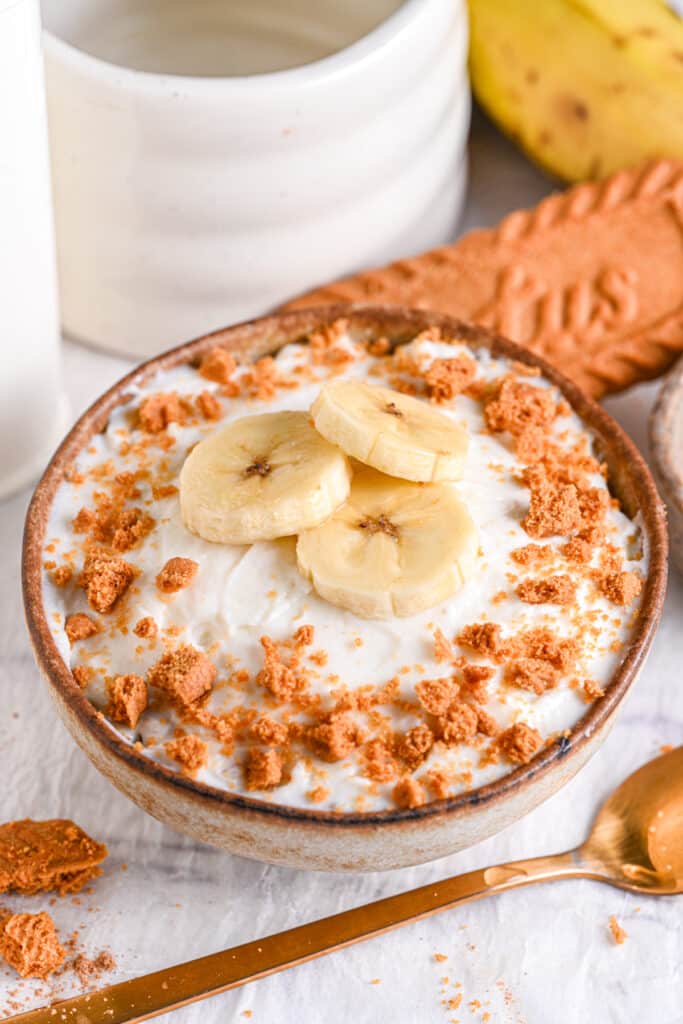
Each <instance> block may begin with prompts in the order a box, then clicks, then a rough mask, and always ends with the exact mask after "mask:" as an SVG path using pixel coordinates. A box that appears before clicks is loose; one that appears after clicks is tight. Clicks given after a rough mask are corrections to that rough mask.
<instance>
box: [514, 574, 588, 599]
mask: <svg viewBox="0 0 683 1024" xmlns="http://www.w3.org/2000/svg"><path fill="white" fill-rule="evenodd" d="M517 596H518V597H519V599H520V600H521V601H525V602H526V603H527V604H560V605H567V604H573V603H574V600H575V598H576V583H575V582H574V580H572V579H571V577H569V576H547V577H546V578H545V579H539V580H522V582H521V583H520V584H519V585H518V587H517Z"/></svg>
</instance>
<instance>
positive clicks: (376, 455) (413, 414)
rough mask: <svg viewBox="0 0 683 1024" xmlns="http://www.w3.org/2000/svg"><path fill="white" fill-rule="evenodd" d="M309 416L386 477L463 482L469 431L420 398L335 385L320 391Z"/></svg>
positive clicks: (350, 382)
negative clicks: (461, 480)
mask: <svg viewBox="0 0 683 1024" xmlns="http://www.w3.org/2000/svg"><path fill="white" fill-rule="evenodd" d="M311 415H312V417H313V422H314V423H315V426H316V429H317V430H319V431H320V433H321V434H322V435H323V437H326V438H327V440H328V441H331V442H332V444H336V445H339V447H340V448H341V449H342V450H343V451H345V452H346V454H347V455H352V456H353V457H354V458H355V459H358V460H359V461H360V462H365V463H366V464H367V465H369V466H373V467H374V468H375V469H379V470H381V472H382V473H388V474H389V475H390V476H397V477H401V478H402V479H404V480H416V481H422V482H424V483H430V482H435V481H437V480H459V479H460V477H461V476H462V469H463V463H464V461H465V455H466V454H467V444H468V438H467V433H466V431H465V430H463V428H462V427H459V426H458V425H457V424H456V423H453V421H452V420H450V419H449V418H448V417H447V416H444V415H443V413H440V412H437V411H436V410H435V409H432V408H431V406H429V405H427V404H426V403H425V402H421V401H419V399H417V398H410V397H409V396H408V395H402V394H400V393H399V392H398V391H390V390H389V389H388V388H377V387H371V386H370V385H369V384H364V383H363V382H362V381H355V380H335V381H331V382H330V383H328V384H324V385H323V387H322V388H321V389H320V394H319V395H318V397H317V398H316V400H315V402H314V403H313V405H312V407H311Z"/></svg>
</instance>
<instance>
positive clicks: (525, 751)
mask: <svg viewBox="0 0 683 1024" xmlns="http://www.w3.org/2000/svg"><path fill="white" fill-rule="evenodd" d="M542 746H543V739H542V738H541V734H540V732H539V731H538V729H534V728H533V727H532V726H530V725H527V723H526V722H515V724H514V725H511V726H510V727H509V728H508V729H504V730H503V732H502V733H501V734H500V736H499V737H498V749H499V750H500V751H501V752H502V753H503V754H504V755H505V756H506V757H507V759H508V760H509V761H512V763H513V764H526V763H527V761H530V760H531V758H532V757H533V756H534V754H536V753H538V751H539V750H540V749H541V747H542Z"/></svg>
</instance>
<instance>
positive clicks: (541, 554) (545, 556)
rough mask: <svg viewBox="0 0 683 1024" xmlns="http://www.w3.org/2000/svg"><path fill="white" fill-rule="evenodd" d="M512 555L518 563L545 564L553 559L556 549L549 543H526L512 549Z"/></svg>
mask: <svg viewBox="0 0 683 1024" xmlns="http://www.w3.org/2000/svg"><path fill="white" fill-rule="evenodd" d="M510 557H511V558H512V559H513V560H514V561H515V562H517V564H518V565H544V564H545V563H546V562H551V561H552V560H553V558H554V557H555V550H554V548H552V547H550V545H549V544H525V545H524V546H523V547H521V548H515V550H514V551H511V552H510Z"/></svg>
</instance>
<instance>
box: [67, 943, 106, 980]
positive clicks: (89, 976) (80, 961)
mask: <svg viewBox="0 0 683 1024" xmlns="http://www.w3.org/2000/svg"><path fill="white" fill-rule="evenodd" d="M71 969H72V970H73V972H74V974H75V975H76V976H77V978H78V980H79V981H80V983H81V985H90V984H91V983H92V982H93V981H98V980H99V978H100V977H101V975H102V974H108V973H109V971H114V970H116V960H115V959H114V957H113V955H112V953H111V952H110V951H109V950H108V949H103V950H101V951H100V952H99V953H98V954H97V956H96V957H95V958H94V959H91V958H90V957H87V956H86V955H85V954H84V953H79V954H78V956H76V957H75V958H74V960H73V962H72V964H71Z"/></svg>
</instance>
